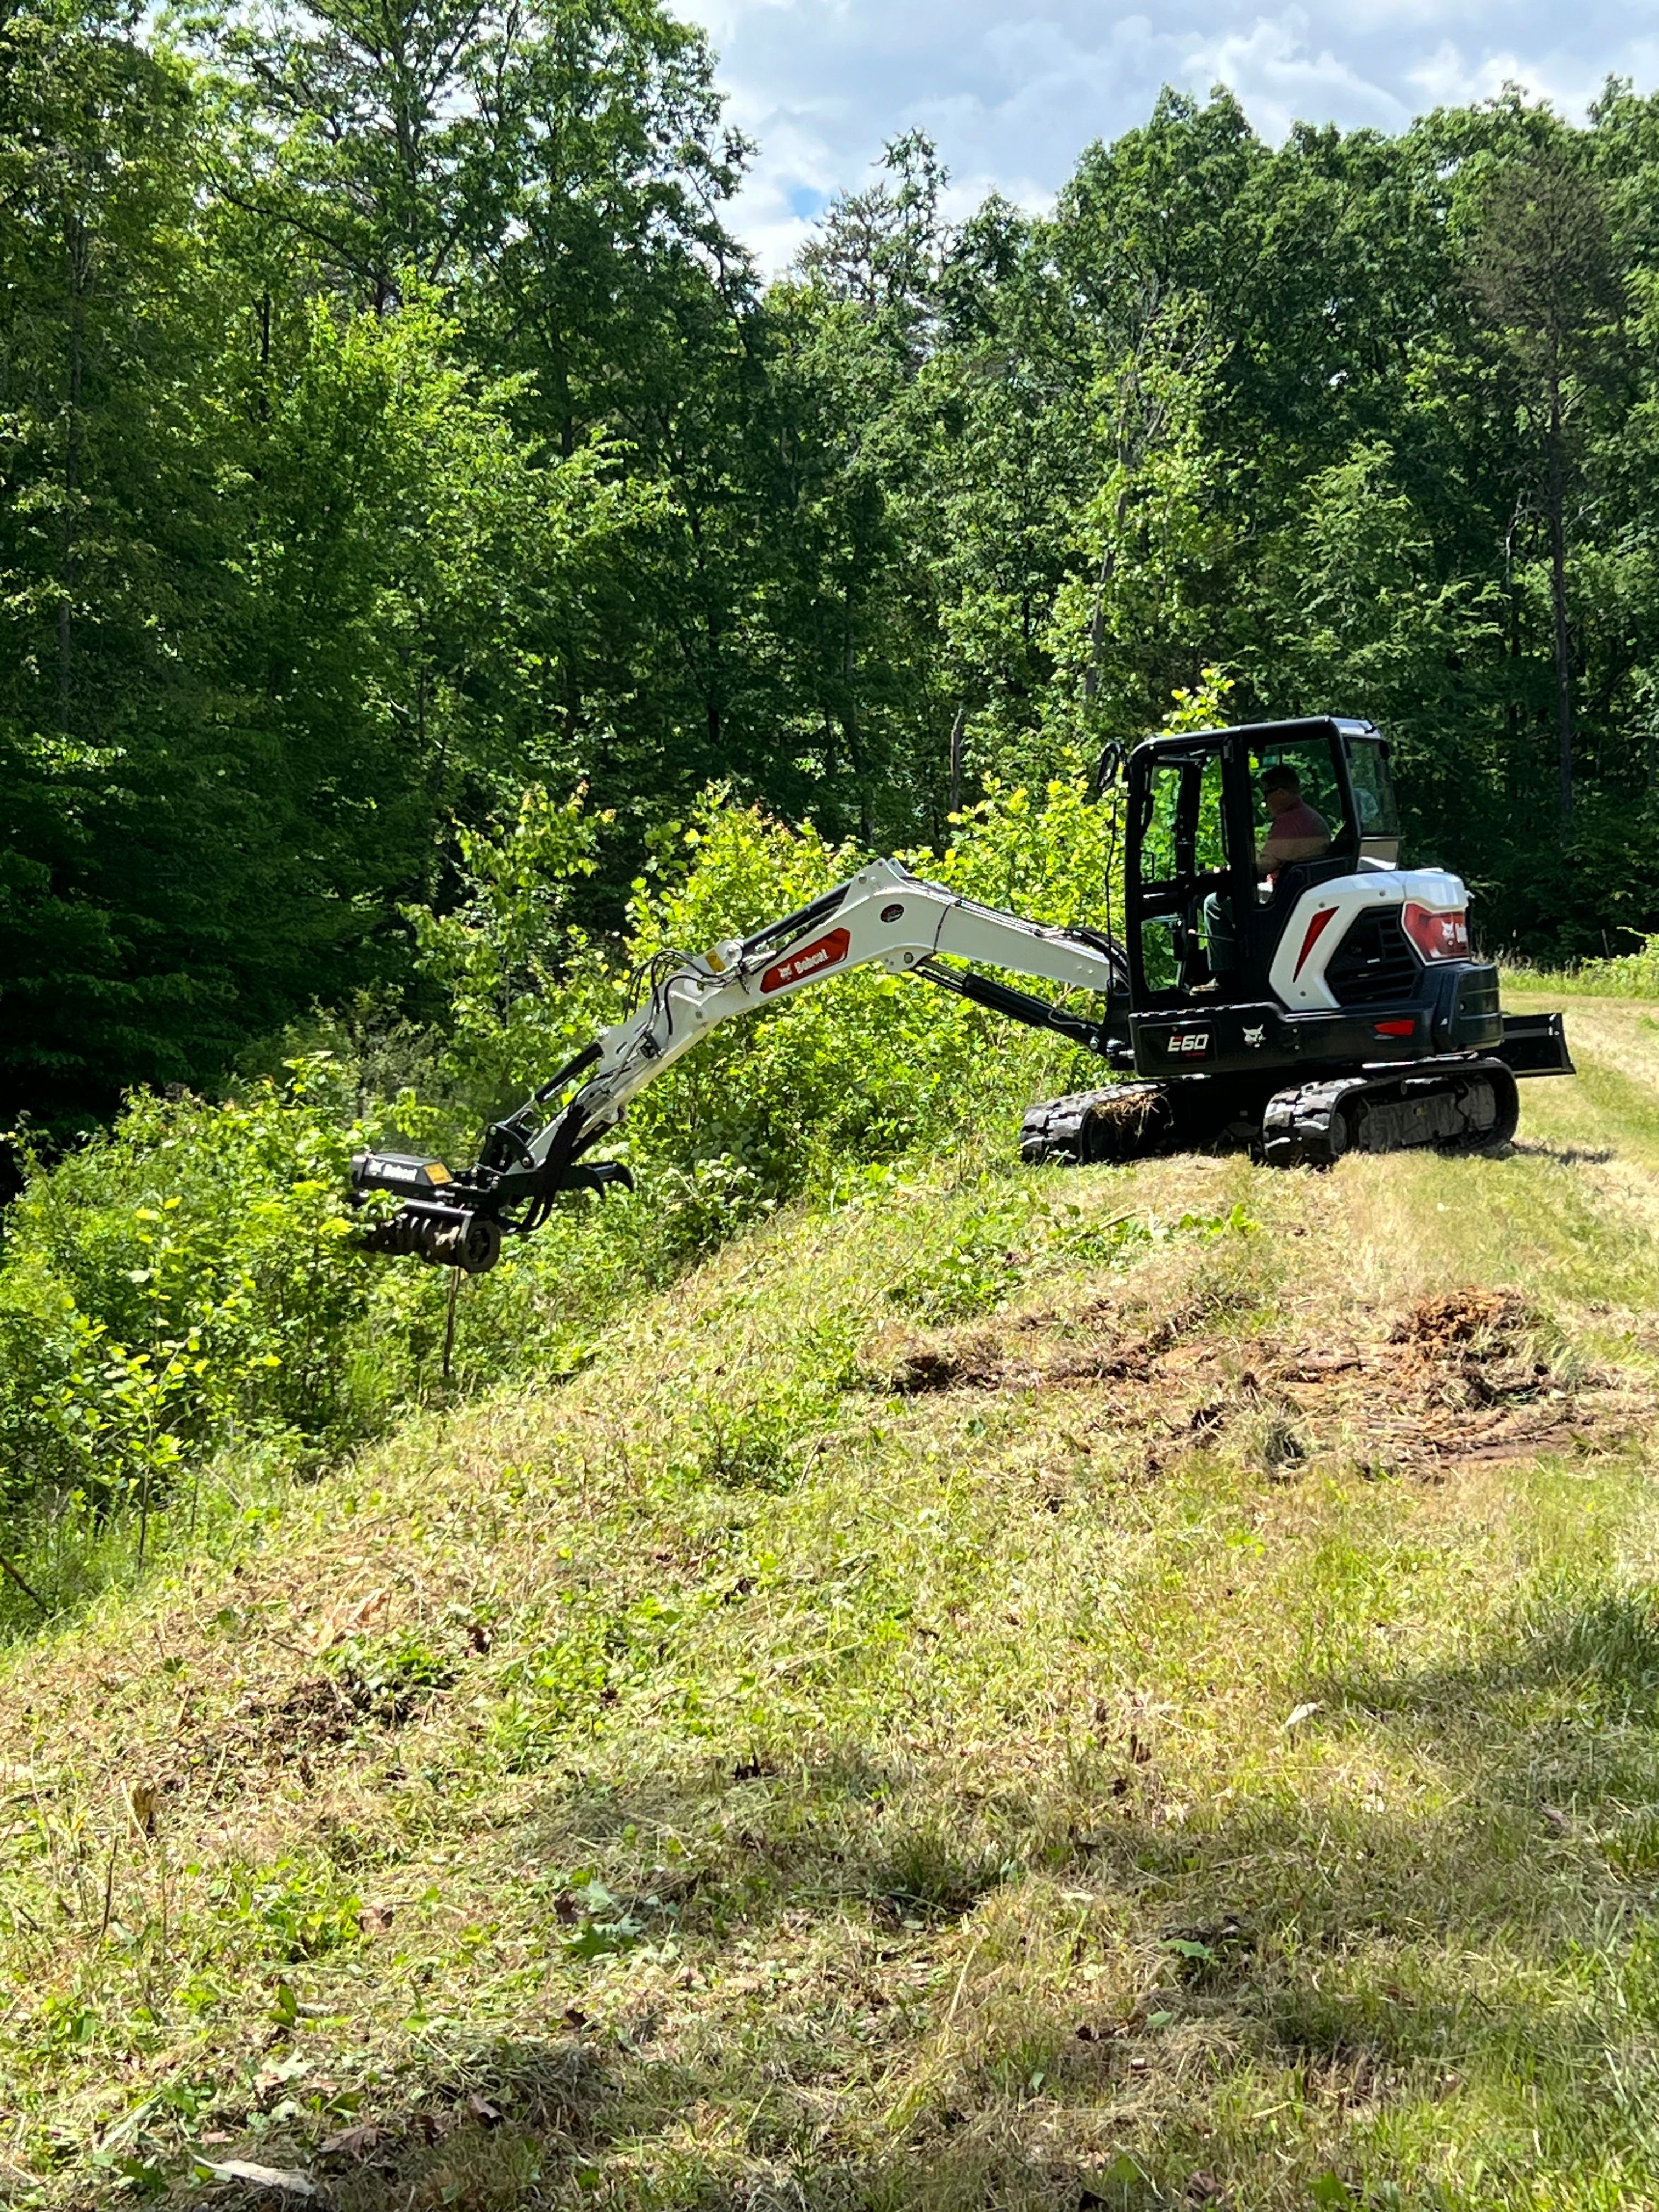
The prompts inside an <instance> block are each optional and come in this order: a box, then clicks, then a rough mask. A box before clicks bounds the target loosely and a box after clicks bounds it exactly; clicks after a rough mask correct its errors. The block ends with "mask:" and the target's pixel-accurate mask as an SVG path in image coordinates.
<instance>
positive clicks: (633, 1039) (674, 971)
mask: <svg viewBox="0 0 1659 2212" xmlns="http://www.w3.org/2000/svg"><path fill="white" fill-rule="evenodd" d="M872 962H879V963H881V965H882V966H884V968H886V969H889V970H890V972H891V973H893V974H895V975H917V976H920V977H921V978H922V979H923V980H924V981H928V982H931V983H933V984H936V985H938V986H939V987H941V988H943V989H945V990H949V991H951V992H954V993H956V994H957V995H958V996H960V997H963V998H966V999H969V1000H973V1001H974V1002H975V1004H977V1005H980V1006H989V1007H992V1008H994V1010H995V1011H996V1012H1000V1013H1003V1014H1006V1015H1008V1016H1010V1017H1011V1018H1012V1019H1014V1020H1016V1021H1021V1022H1025V1023H1027V1024H1030V1025H1032V1026H1034V1027H1037V1028H1042V1029H1049V1030H1056V1031H1058V1032H1059V1033H1060V1035H1062V1036H1069V1037H1071V1038H1072V1039H1073V1041H1074V1042H1076V1043H1078V1044H1080V1045H1083V1046H1085V1047H1086V1048H1089V1049H1091V1050H1093V1051H1096V1052H1099V1053H1102V1054H1109V1053H1110V1052H1111V1050H1112V1048H1113V1046H1114V1045H1115V1042H1116V1040H1115V1038H1114V1037H1112V1036H1109V1034H1108V1030H1109V1027H1110V1026H1111V1024H1113V1023H1114V1021H1118V1022H1120V1023H1121V1018H1122V1017H1123V1016H1125V1015H1126V1014H1127V989H1128V980H1127V971H1126V969H1125V964H1124V960H1123V956H1122V953H1121V951H1120V950H1119V948H1118V947H1117V946H1116V945H1114V944H1113V943H1111V941H1110V940H1109V939H1106V938H1104V937H1100V936H1097V935H1096V934H1094V933H1092V932H1091V931H1089V930H1082V929H1048V928H1043V927H1039V925H1037V924H1036V923H1035V922H1030V921H1022V920H1021V919H1020V918H1019V917H1018V915H1012V914H1004V913H1001V912H1000V911H999V910H998V909H997V908H994V907H987V906H980V905H978V904H977V903H975V901H973V900H972V899H966V898H962V897H959V896H957V894H956V893H955V892H954V891H949V890H944V889H942V888H941V886H940V885H939V884H930V883H927V882H925V881H924V880H923V879H922V878H921V877H918V876H913V875H911V874H910V873H909V872H908V870H907V869H904V868H902V867H901V866H899V865H898V864H897V862H896V861H894V860H875V861H872V863H871V865H870V866H868V867H866V868H861V869H860V871H859V872H858V874H857V875H855V876H854V877H852V878H850V879H849V880H848V882H846V883H844V884H838V885H837V886H836V889H835V890H831V891H826V892H825V893H824V895H823V897H822V898H818V899H815V900H813V901H812V902H811V905H809V906H805V907H803V908H800V910H799V912H798V913H795V914H792V915H786V916H785V918H784V919H783V920H782V921H776V922H773V923H771V924H770V925H769V927H766V928H764V929H762V930H758V931H757V932H756V933H755V934H754V935H753V936H752V937H747V938H741V939H738V938H733V939H727V940H726V941H725V942H724V943H722V944H719V945H714V946H713V947H712V948H711V949H710V950H709V951H707V952H703V953H699V954H695V955H690V954H681V953H677V952H667V951H665V952H660V953H658V954H657V955H656V956H655V957H653V959H652V960H650V961H649V962H647V964H646V966H645V968H644V969H642V970H641V973H640V975H639V976H638V978H637V979H636V990H635V1003H634V1006H633V1007H632V1009H631V1011H630V1012H629V1013H628V1014H627V1015H626V1016H625V1018H623V1020H622V1021H620V1022H618V1023H617V1024H615V1026H614V1027H612V1028H611V1029H609V1030H605V1032H604V1034H603V1035H602V1036H599V1037H596V1038H595V1039H594V1041H593V1042H592V1044H590V1045H589V1046H588V1047H587V1048H586V1050H585V1051H583V1052H581V1053H579V1054H577V1056H576V1058H575V1059H574V1060H572V1061H571V1062H570V1063H569V1065H568V1066H566V1067H563V1068H562V1069H561V1070H560V1071H559V1073H557V1074H556V1075H555V1076H553V1077H551V1078H550V1079H549V1080H548V1081H547V1082H546V1083H544V1084H543V1085H541V1086H540V1088H539V1089H538V1090H537V1091H535V1092H533V1093H532V1096H531V1097H529V1098H528V1099H526V1102H525V1103H524V1105H523V1106H522V1107H520V1109H519V1110H518V1112H517V1113H515V1114H513V1115H508V1116H507V1119H506V1120H504V1121H498V1122H497V1123H496V1124H495V1127H493V1128H491V1129H490V1130H489V1133H487V1135H486V1137H485V1139H484V1142H483V1148H482V1150H481V1151H480V1153H479V1157H478V1158H477V1162H476V1163H475V1164H473V1165H472V1166H471V1167H470V1168H467V1169H465V1170H461V1171H459V1173H452V1171H451V1170H449V1169H448V1168H447V1167H446V1166H445V1165H444V1164H443V1162H442V1161H441V1160H426V1159H418V1158H411V1157H410V1156H408V1155H406V1154H403V1153H395V1152H359V1153H358V1154H357V1155H356V1158H355V1159H354V1160H353V1162H352V1167H351V1182H352V1195H353V1197H354V1198H355V1199H356V1200H360V1201H361V1200H363V1199H366V1198H367V1197H368V1195H369V1194H370V1193H372V1192H375V1191H384V1192H387V1193H390V1194H392V1195H393V1196H394V1197H396V1198H398V1199H399V1200H401V1201H402V1203H401V1205H400V1206H399V1207H398V1211H397V1212H396V1213H395V1214H394V1215H393V1216H392V1218H390V1219H387V1220H384V1221H381V1222H380V1223H378V1224H376V1225H374V1227H372V1228H371V1229H370V1230H369V1231H368V1233H367V1236H366V1237H365V1240H364V1241H365V1243H367V1245H368V1248H369V1249H371V1250H374V1251H378V1252H386V1253H393V1254H403V1255H410V1256H413V1257H416V1258H419V1259H422V1260H425V1261H428V1262H430V1263H431V1264H433V1265H435V1266H440V1267H460V1268H463V1269H465V1271H466V1272H467V1273H472V1274H482V1273H484V1272H485V1271H486V1270H488V1269H489V1268H490V1267H494V1266H495V1261H496V1260H497V1258H498V1257H499V1256H500V1253H501V1238H502V1236H503V1234H506V1235H517V1236H525V1235H527V1234H529V1233H530V1231H532V1230H534V1229H536V1228H538V1227H539V1226H540V1225H541V1224H542V1223H543V1222H544V1221H545V1220H546V1218H547V1217H548V1214H549V1213H550V1212H551V1210H552V1207H553V1205H554V1203H555V1201H556V1200H557V1198H558V1197H559V1196H560V1194H561V1193H562V1192H564V1191H568V1190H581V1189H586V1190H597V1191H603V1190H604V1189H605V1187H606V1186H607V1185H608V1184H611V1183H623V1184H625V1185H628V1186H629V1188H631V1187H632V1178H631V1177H630V1176H629V1172H628V1170H627V1169H626V1168H625V1167H623V1165H622V1164H621V1163H620V1162H618V1161H615V1160H598V1161H592V1162H589V1161H587V1160H586V1159H584V1158H583V1155H584V1154H585V1153H586V1152H588V1151H589V1150H590V1149H591V1148H592V1146H594V1145H596V1144H598V1143H599V1141H600V1140H601V1139H603V1138H604V1137H605V1135H606V1134H607V1133H609V1132H610V1131H611V1130H612V1129H613V1128H615V1127H616V1125H617V1122H618V1121H620V1120H621V1119H622V1116H623V1112H624V1110H625V1109H626V1108H627V1105H628V1103H629V1100H630V1099H631V1098H633V1097H635V1096H636V1095H637V1093H638V1092H640V1091H642V1090H643V1089H644V1088H645V1086H646V1085H647V1083H651V1082H653V1081H654V1080H655V1079H656V1078H657V1077H658V1076H659V1075H661V1074H663V1073H665V1071H666V1070H667V1069H668V1068H670V1067H671V1066H673V1064H674V1062H675V1061H676V1060H678V1059H679V1058H680V1057H681V1055H682V1054H685V1053H688V1052H690V1050H691V1049H692V1048H693V1047H694V1046H696V1045H698V1044H700V1043H701V1042H702V1040H703V1038H704V1037H706V1036H708V1035H709V1034H710V1032H711V1031H713V1030H715V1029H717V1028H718V1027H719V1025H720V1024H721V1023H722V1022H726V1021H730V1020H731V1019H732V1017H733V1016H734V1015H738V1014H744V1013H750V1012H755V1011H757V1010H758V1009H760V1008H762V1007H765V1006H775V1005H779V1004H781V1002H782V1001H783V1000H786V999H788V998H791V997H793V995H794V994H795V993H796V992H798V991H804V990H805V989H806V988H807V987H809V986H810V985H811V984H814V983H819V982H823V981H828V980H829V979H830V978H831V977H833V976H836V975H844V974H846V973H847V972H848V970H849V969H854V968H860V967H865V966H867V965H869V963H872ZM975 963H980V964H983V965H985V966H988V967H994V968H1000V969H1012V971H1013V972H1015V973H1016V974H1019V975H1032V976H1036V977H1039V978H1041V979H1042V980H1043V981H1048V982H1050V983H1058V984H1060V985H1061V986H1063V987H1066V988H1071V989H1082V990H1087V991H1092V992H1096V993H1097V994H1099V995H1100V998H1101V1000H1102V1002H1103V1003H1102V1006H1101V1009H1100V1013H1099V1016H1098V1018H1097V1019H1095V1020H1090V1019H1088V1018H1086V1017H1084V1016H1081V1015H1079V1014H1075V1013H1073V1012H1068V1011H1067V1010H1066V1009H1065V1008H1063V1007H1061V1006H1055V1005H1054V1004H1053V1003H1051V1002H1050V1001H1049V1000H1046V999H1041V998H1037V997H1036V996H1034V995H1032V994H1030V993H1028V992H1024V991H1018V990H1015V989H1013V988H1012V987H1010V986H1008V985H1007V984H1006V983H1002V982H1000V981H997V980H995V979H994V977H991V976H988V975H980V974H978V973H977V972H976V966H975Z"/></svg>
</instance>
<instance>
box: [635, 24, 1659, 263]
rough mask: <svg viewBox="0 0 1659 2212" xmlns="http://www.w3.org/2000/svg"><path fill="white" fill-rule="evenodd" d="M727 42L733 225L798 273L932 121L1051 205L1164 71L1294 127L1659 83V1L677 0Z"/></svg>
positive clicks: (1004, 183)
mask: <svg viewBox="0 0 1659 2212" xmlns="http://www.w3.org/2000/svg"><path fill="white" fill-rule="evenodd" d="M676 4H677V5H678V8H679V9H680V11H681V12H682V13H683V14H684V15H688V16H690V18H692V19H693V20H695V21H699V22H701V23H702V24H703V25H704V26H705V27H707V28H708V32H709V34H710V37H711V39H712V40H713V42H714V46H715V48H716V50H717V51H718V52H719V53H720V80H721V82H722V83H723V84H724V85H725V86H726V89H727V92H728V93H729V94H730V98H731V107H730V113H731V116H732V120H733V121H734V122H735V123H737V124H738V125H739V126H740V127H741V128H742V129H744V131H747V132H748V133H749V134H750V137H754V138H756V139H757V140H758V141H759V143H760V148H761V151H760V154H759V156H758V158H757V161H756V164H755V167H754V170H753V172H752V174H751V177H750V182H749V184H748V185H747V187H746V189H745V191H744V195H743V197H742V200H741V203H740V204H739V206H738V210H737V227H738V228H739V229H740V230H741V232H742V233H743V234H744V236H745V237H746V238H747V239H748V240H750V243H751V244H752V245H753V246H755V248H756V249H757V252H759V253H760V255H761V257H762V258H763V262H764V263H765V264H766V266H767V267H768V268H769V269H774V270H775V269H779V268H781V267H782V266H783V265H784V264H786V263H787V261H788V260H789V258H791V257H792V255H793V253H794V252H796V251H797V250H798V249H799V245H800V243H801V241H802V240H803V239H804V238H805V236H806V235H807V234H808V233H809V231H810V228H811V213H812V212H813V211H814V210H816V209H817V207H818V206H820V205H821V204H822V202H823V197H825V196H827V195H829V194H830V193H832V192H835V191H841V190H844V189H847V188H848V187H852V188H857V187H858V186H860V185H863V184H865V183H866V182H867V181H868V179H869V177H870V174H871V164H872V162H873V161H875V160H876V159H877V158H878V155H879V154H880V151H881V148H882V145H883V143H884V141H885V140H886V139H888V138H890V137H893V136H894V135H895V134H896V132H898V131H903V130H906V129H908V128H909V127H911V126H912V125H921V126H923V127H924V128H926V129H927V130H928V131H931V132H932V133H933V136H934V137H936V138H937V140H938V141H939V149H940V152H941V154H942V155H943V156H944V159H945V162H946V164H947V165H948V167H950V169H951V172H952V174H953V177H954V178H955V179H956V182H955V184H954V185H953V187H952V190H951V210H952V212H956V213H960V212H962V211H963V210H965V209H966V208H967V207H969V206H971V205H973V204H976V202H977V201H978V200H979V199H980V198H981V197H983V194H984V192H985V191H988V190H990V189H992V188H993V187H994V188H995V189H997V190H998V191H1002V192H1004V193H1006V195H1007V196H1008V197H1010V198H1012V199H1016V200H1018V201H1020V202H1021V203H1022V204H1027V205H1030V206H1034V207H1035V206H1041V205H1043V204H1047V202H1048V200H1049V199H1050V198H1051V197H1052V195H1053V194H1054V191H1057V190H1058V188H1059V187H1060V185H1061V184H1063V183H1064V182H1065V179H1066V176H1067V175H1068V174H1069V173H1070V172H1071V170H1072V168H1073V165H1074V164H1075V162H1076V160H1077V156H1078V155H1079V153H1080V152H1081V150H1082V149H1083V148H1084V147H1085V145H1087V144H1088V143H1089V142H1090V141H1091V139H1094V138H1097V137H1106V138H1110V137H1115V136H1116V135H1117V134H1118V133H1119V132H1120V131H1125V130H1127V129H1129V128H1130V127H1131V126H1132V125H1134V124H1136V123H1139V122H1141V121H1143V120H1144V119H1145V118H1146V113H1147V112H1148V110H1149V109H1150V107H1151V106H1152V101H1153V100H1154V99H1155V98H1156V96H1157V94H1158V88H1159V86H1160V85H1161V84H1164V83H1171V84H1175V85H1176V86H1179V87H1182V88H1185V89H1188V90H1191V91H1194V92H1197V93H1204V92H1206V91H1207V90H1208V89H1209V88H1210V86H1211V85H1212V83H1215V82H1225V83H1226V84H1229V85H1231V87H1232V88H1234V90H1235V91H1236V92H1237V94H1238V96H1239V98H1240V99H1241V100H1242V101H1243V105H1244V107H1245V109H1246V111H1247V112H1248V113H1249V116H1250V118H1251V120H1252V121H1253V122H1254V123H1255V126H1256V128H1257V129H1258V130H1259V131H1261V132H1262V133H1263V135H1264V136H1266V137H1270V138H1273V139H1278V138H1280V137H1283V136H1284V134H1285V131H1287V130H1288V129H1289V127H1290V125H1291V123H1292V122H1293V121H1295V120H1297V119H1299V118H1300V119H1306V120H1309V121H1312V122H1316V123H1326V122H1334V123H1339V124H1340V125H1343V126H1344V127H1345V128H1350V129H1351V128H1353V127H1355V126H1357V125H1370V126H1371V127H1373V128H1377V129H1383V130H1398V129H1399V128H1400V127H1401V125H1403V124H1404V123H1405V122H1406V121H1407V119H1408V118H1410V117H1411V116H1412V115H1413V114H1419V113H1421V112H1424V111H1425V109H1427V108H1430V107H1432V106H1437V105H1440V104H1452V103H1455V102H1459V101H1462V100H1474V99H1484V98H1486V97H1489V96H1490V95H1491V94H1493V93H1495V92H1497V91H1498V90H1499V89H1500V88H1501V87H1502V86H1503V85H1504V82H1508V81H1514V82H1518V83H1521V84H1523V85H1525V86H1526V87H1527V88H1528V90H1529V91H1531V92H1533V93H1534V94H1539V95H1541V96H1542V97H1546V98H1548V99H1550V100H1552V101H1553V103H1554V104H1555V106H1557V107H1558V108H1559V110H1560V111H1561V112H1564V113H1568V114H1573V113H1577V112H1582V110H1583V104H1584V102H1585V101H1586V100H1589V98H1591V97H1593V96H1594V94H1595V93H1596V92H1597V91H1598V90H1599V89H1600V88H1601V83H1602V82H1603V81H1604V80H1605V78H1606V77H1607V76H1608V75H1609V73H1613V74H1619V75H1625V76H1633V77H1634V78H1635V79H1636V81H1637V82H1638V86H1640V87H1642V88H1650V87H1651V86H1652V85H1653V84H1654V82H1656V79H1659V37H1656V35H1655V33H1654V29H1653V14H1652V9H1651V6H1650V4H1648V0H1577V4H1575V6H1574V7H1573V8H1572V9H1571V11H1569V10H1567V9H1564V8H1562V7H1561V6H1560V5H1559V0H1300V4H1297V5H1290V6H1285V5H1281V6H1279V7H1278V8H1273V7H1271V6H1269V7H1265V8H1264V7H1262V6H1260V5H1250V4H1249V0H1170V4H1168V5H1166V6H1163V7H1159V8H1158V9H1156V10H1155V11H1154V10H1150V9H1144V8H1143V9H1131V10H1126V11H1125V12H1123V13H1121V14H1117V13H1115V12H1112V10H1111V9H1110V5H1109V0H1108V5H1107V6H1105V7H1103V6H1101V5H1100V4H1099V0H1033V4H1031V5H1029V6H1024V7H1022V6H1019V5H1018V0H676Z"/></svg>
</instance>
